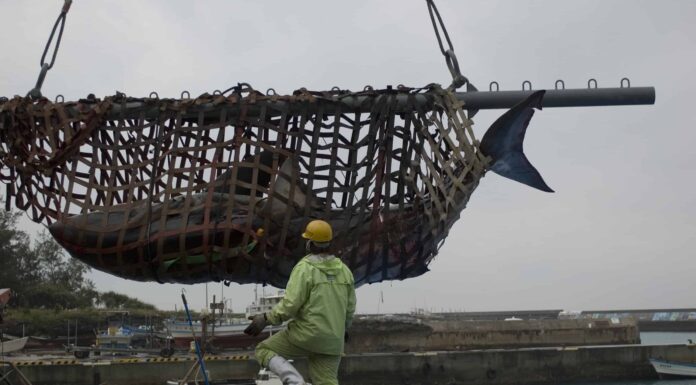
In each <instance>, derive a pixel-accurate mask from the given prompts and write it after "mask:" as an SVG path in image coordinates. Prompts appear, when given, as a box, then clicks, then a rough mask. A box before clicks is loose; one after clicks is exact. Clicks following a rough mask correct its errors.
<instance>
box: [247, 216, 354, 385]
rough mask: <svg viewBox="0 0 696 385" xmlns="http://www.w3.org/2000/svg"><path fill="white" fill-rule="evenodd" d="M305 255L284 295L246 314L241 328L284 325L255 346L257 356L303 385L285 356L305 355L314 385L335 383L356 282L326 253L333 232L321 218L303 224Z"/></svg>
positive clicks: (287, 379) (256, 329)
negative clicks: (265, 310)
mask: <svg viewBox="0 0 696 385" xmlns="http://www.w3.org/2000/svg"><path fill="white" fill-rule="evenodd" d="M302 237H303V238H304V239H306V240H307V241H306V248H307V252H308V254H307V256H305V257H304V258H302V259H301V260H300V261H299V262H298V263H297V265H295V267H294V268H293V270H292V273H290V279H289V280H288V284H287V287H286V289H285V296H284V297H283V299H282V300H281V301H280V302H279V303H278V304H276V305H275V306H274V307H273V309H272V310H271V311H270V312H268V313H263V314H257V315H255V316H251V317H249V319H250V320H251V321H252V322H251V325H249V327H247V328H246V330H245V331H244V332H245V333H247V334H250V335H253V336H257V335H259V334H260V333H261V331H263V329H264V328H265V327H266V325H268V324H272V325H280V324H281V323H283V322H284V321H288V320H290V322H289V323H288V325H287V328H285V329H284V330H281V331H280V332H278V333H276V334H274V335H272V336H271V337H269V338H267V339H266V340H264V341H262V342H261V343H259V344H258V346H257V347H256V359H257V360H258V361H259V363H260V364H261V365H262V366H263V367H267V368H268V369H270V370H271V371H272V372H273V373H275V374H277V375H278V377H280V379H281V381H282V382H283V384H291V385H300V384H305V382H304V378H303V377H302V375H300V373H299V372H298V371H297V370H296V369H295V367H294V366H293V365H292V363H291V362H289V361H288V359H293V358H299V357H306V358H307V359H308V362H309V377H310V378H311V382H312V384H313V385H338V378H337V377H338V365H339V363H340V362H341V354H342V353H343V345H344V340H345V338H346V330H347V329H348V328H349V327H350V324H351V321H352V319H353V314H354V313H355V303H356V300H355V282H354V280H353V273H351V271H350V269H349V268H348V267H347V266H346V265H345V264H344V263H343V262H342V261H341V260H340V259H339V258H336V257H335V256H334V255H333V254H331V252H330V246H331V240H332V238H333V232H332V230H331V225H329V224H328V223H327V222H325V221H322V220H313V221H311V222H309V224H307V227H306V228H305V231H304V233H303V234H302Z"/></svg>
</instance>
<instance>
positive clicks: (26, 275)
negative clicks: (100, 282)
mask: <svg viewBox="0 0 696 385" xmlns="http://www.w3.org/2000/svg"><path fill="white" fill-rule="evenodd" d="M20 216H21V213H20V212H16V211H5V210H2V209H0V288H10V289H12V291H13V298H12V302H11V303H10V305H11V306H13V307H22V308H35V309H77V308H89V307H95V306H98V307H105V308H108V309H143V310H153V311H154V310H156V307H155V306H153V305H151V304H147V303H144V302H142V301H140V300H138V299H135V298H131V297H128V296H126V295H123V294H119V293H116V292H113V291H109V292H104V293H100V292H98V291H97V290H96V288H95V286H94V282H92V281H91V280H89V279H88V278H87V277H86V275H87V273H88V272H89V271H90V268H89V267H88V266H87V265H85V264H84V263H82V262H81V261H79V260H77V259H75V258H70V257H68V256H67V255H66V253H65V251H64V250H63V248H62V247H61V246H60V245H59V244H58V243H57V242H56V241H55V240H54V239H53V237H51V235H50V234H48V233H47V232H46V231H42V232H41V233H39V234H38V236H37V237H36V239H35V240H34V241H32V240H31V237H30V236H29V234H28V233H27V232H26V231H23V230H21V229H20V228H19V227H18V221H19V218H20Z"/></svg>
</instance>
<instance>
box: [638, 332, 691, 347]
mask: <svg viewBox="0 0 696 385" xmlns="http://www.w3.org/2000/svg"><path fill="white" fill-rule="evenodd" d="M689 340H691V341H693V342H694V343H696V332H642V333H640V341H641V344H643V345H668V344H686V343H688V342H689Z"/></svg>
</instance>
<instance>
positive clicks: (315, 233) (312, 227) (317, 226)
mask: <svg viewBox="0 0 696 385" xmlns="http://www.w3.org/2000/svg"><path fill="white" fill-rule="evenodd" d="M302 238H304V239H309V240H310V241H313V242H319V243H324V242H330V241H331V239H332V238H333V231H332V230H331V225H330V224H328V222H325V221H322V220H319V219H316V220H313V221H311V222H309V223H308V224H307V227H306V228H305V231H304V233H302Z"/></svg>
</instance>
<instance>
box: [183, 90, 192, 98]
mask: <svg viewBox="0 0 696 385" xmlns="http://www.w3.org/2000/svg"><path fill="white" fill-rule="evenodd" d="M184 95H186V97H184ZM181 99H191V93H190V92H188V91H186V90H184V91H181Z"/></svg>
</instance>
